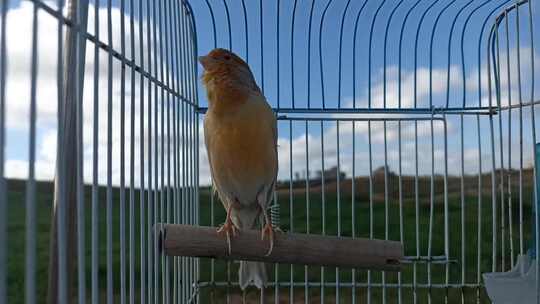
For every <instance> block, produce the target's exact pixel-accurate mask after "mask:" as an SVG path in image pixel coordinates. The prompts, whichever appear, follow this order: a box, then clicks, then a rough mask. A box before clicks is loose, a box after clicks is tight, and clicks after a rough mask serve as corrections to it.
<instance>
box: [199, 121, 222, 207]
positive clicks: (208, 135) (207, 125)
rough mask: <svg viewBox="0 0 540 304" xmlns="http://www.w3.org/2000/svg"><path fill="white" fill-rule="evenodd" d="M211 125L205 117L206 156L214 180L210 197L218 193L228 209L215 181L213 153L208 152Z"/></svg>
mask: <svg viewBox="0 0 540 304" xmlns="http://www.w3.org/2000/svg"><path fill="white" fill-rule="evenodd" d="M210 123H211V122H210V118H209V116H208V114H207V116H205V118H204V144H205V146H206V155H207V157H208V165H209V167H210V176H211V178H212V185H211V187H212V189H211V191H210V192H211V193H210V195H212V196H214V195H216V192H217V193H218V196H219V198H220V200H221V203H222V204H223V206H224V207H225V208H227V207H228V206H227V203H226V202H225V201H224V200H223V197H222V196H221V193H220V191H219V186H218V185H217V184H216V182H215V181H214V176H215V172H214V167H213V166H212V153H210V151H209V150H208V149H209V147H210V140H211V138H210V136H211V132H209V131H208V130H209V129H210V126H209V124H210Z"/></svg>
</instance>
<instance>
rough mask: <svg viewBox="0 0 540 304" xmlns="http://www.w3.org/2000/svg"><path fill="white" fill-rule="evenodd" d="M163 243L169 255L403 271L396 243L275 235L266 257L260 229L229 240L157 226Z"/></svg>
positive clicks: (206, 231) (204, 231)
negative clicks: (272, 248)
mask: <svg viewBox="0 0 540 304" xmlns="http://www.w3.org/2000/svg"><path fill="white" fill-rule="evenodd" d="M155 227H156V233H158V234H159V235H158V238H159V243H160V247H161V249H162V250H163V251H164V254H165V255H168V256H189V257H206V258H218V259H226V260H249V261H261V262H266V263H282V264H301V265H313V266H333V267H347V268H359V269H371V270H388V271H399V270H400V269H401V264H400V261H401V260H402V259H403V246H402V244H401V243H400V242H396V241H382V240H370V239H362V238H355V239H353V238H348V237H335V236H321V235H315V234H300V233H279V232H276V234H275V242H274V250H273V251H272V254H271V255H269V256H266V253H267V251H268V246H269V243H268V241H262V240H261V233H260V231H258V230H242V231H240V232H239V234H237V236H236V237H233V238H232V239H231V247H232V252H231V254H229V253H228V249H227V241H226V239H225V238H224V237H220V236H218V235H217V233H216V228H215V227H196V226H190V225H173V224H163V225H162V224H157V225H156V226H155Z"/></svg>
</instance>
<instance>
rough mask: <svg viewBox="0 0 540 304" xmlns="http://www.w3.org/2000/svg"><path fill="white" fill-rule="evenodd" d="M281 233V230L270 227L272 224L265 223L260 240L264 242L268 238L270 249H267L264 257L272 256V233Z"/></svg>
mask: <svg viewBox="0 0 540 304" xmlns="http://www.w3.org/2000/svg"><path fill="white" fill-rule="evenodd" d="M275 231H277V232H282V231H281V229H279V228H277V229H274V227H272V224H270V223H267V224H266V225H265V226H264V227H263V229H262V230H261V240H263V241H264V240H265V239H266V237H268V240H269V241H270V248H269V249H268V252H267V253H266V254H265V255H266V256H269V255H270V254H272V250H274V232H275Z"/></svg>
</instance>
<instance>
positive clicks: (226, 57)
mask: <svg viewBox="0 0 540 304" xmlns="http://www.w3.org/2000/svg"><path fill="white" fill-rule="evenodd" d="M223 58H224V59H225V60H230V59H231V56H229V55H225V56H223Z"/></svg>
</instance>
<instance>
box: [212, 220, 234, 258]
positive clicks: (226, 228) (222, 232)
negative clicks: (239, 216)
mask: <svg viewBox="0 0 540 304" xmlns="http://www.w3.org/2000/svg"><path fill="white" fill-rule="evenodd" d="M237 233H238V228H237V227H236V226H235V225H234V223H233V222H232V220H231V219H230V218H227V220H226V221H225V223H224V224H223V225H222V226H221V227H219V228H218V230H217V234H218V236H226V237H227V247H228V249H229V254H231V251H232V248H231V235H232V236H233V237H234V236H236V234H237Z"/></svg>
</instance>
